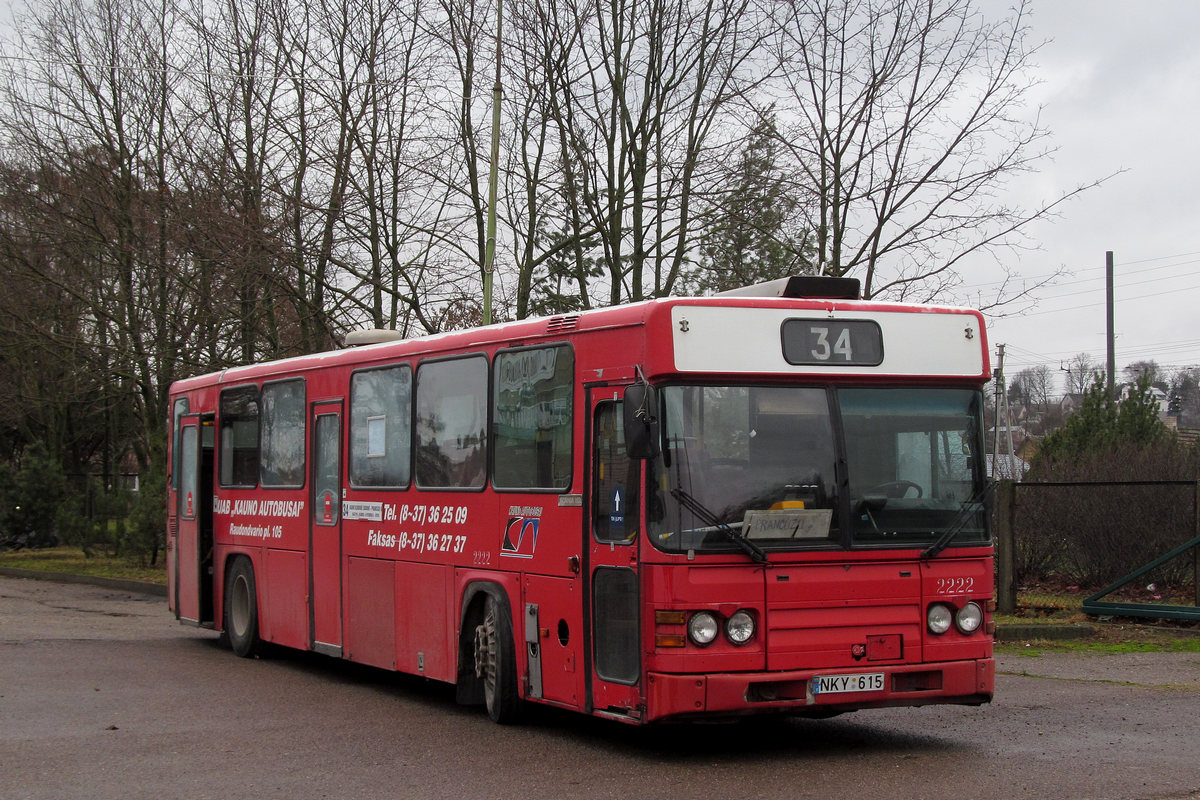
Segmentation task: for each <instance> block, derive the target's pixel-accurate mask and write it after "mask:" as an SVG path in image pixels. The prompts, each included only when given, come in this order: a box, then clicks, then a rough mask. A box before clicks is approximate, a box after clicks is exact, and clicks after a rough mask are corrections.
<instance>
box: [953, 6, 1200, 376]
mask: <svg viewBox="0 0 1200 800" xmlns="http://www.w3.org/2000/svg"><path fill="white" fill-rule="evenodd" d="M993 2H994V4H1001V3H1002V2H1003V0H991V2H989V0H984V4H985V8H986V7H987V6H988V5H993ZM993 7H995V5H993ZM1032 27H1033V30H1034V33H1035V38H1036V39H1038V40H1041V39H1049V40H1051V41H1049V42H1047V43H1046V44H1045V46H1044V47H1043V49H1042V50H1041V51H1040V53H1039V54H1038V55H1037V57H1036V61H1037V63H1038V65H1039V76H1040V78H1041V79H1042V81H1043V83H1042V85H1041V86H1040V87H1039V89H1038V96H1037V101H1038V102H1040V103H1041V104H1042V105H1043V106H1044V109H1043V116H1042V118H1043V121H1044V123H1045V125H1046V126H1047V127H1048V128H1049V129H1050V130H1051V132H1052V133H1053V137H1054V143H1055V145H1056V146H1057V147H1058V152H1057V154H1056V155H1055V157H1054V160H1053V162H1051V163H1047V164H1045V165H1044V166H1043V168H1042V169H1041V170H1040V171H1039V173H1038V174H1037V175H1036V176H1032V177H1031V179H1030V180H1028V181H1023V182H1022V183H1021V185H1020V187H1019V189H1018V191H1020V192H1021V193H1023V194H1024V199H1025V201H1026V202H1030V201H1031V200H1033V199H1040V198H1039V196H1038V194H1039V193H1042V192H1044V196H1045V198H1047V199H1048V198H1049V197H1050V196H1051V195H1053V193H1054V192H1057V191H1062V190H1065V189H1069V188H1071V187H1073V186H1076V185H1078V184H1081V183H1085V182H1088V181H1089V180H1092V179H1095V178H1099V177H1103V176H1104V175H1108V174H1110V173H1113V172H1117V171H1118V170H1124V171H1123V172H1121V174H1119V175H1117V176H1115V177H1113V178H1111V179H1109V180H1108V181H1106V182H1105V183H1104V184H1103V185H1102V186H1100V187H1099V188H1096V189H1092V190H1090V191H1088V192H1086V193H1085V194H1084V195H1082V196H1080V197H1078V198H1076V199H1074V200H1072V201H1071V202H1070V203H1069V204H1068V205H1067V206H1066V207H1065V208H1064V209H1063V211H1062V213H1061V214H1060V216H1059V217H1058V218H1057V219H1056V220H1053V221H1050V222H1047V223H1042V224H1040V225H1039V226H1038V227H1037V228H1035V229H1034V230H1033V235H1034V237H1035V238H1036V239H1037V240H1038V241H1039V242H1040V245H1041V249H1040V250H1038V251H1035V252H1029V253H1021V254H1016V255H1013V256H1007V257H1006V258H1007V259H1008V260H1009V261H1010V262H1015V267H1016V269H1017V270H1018V271H1019V272H1020V273H1021V274H1022V275H1025V276H1028V277H1034V278H1036V277H1038V276H1042V275H1046V274H1049V273H1052V272H1053V271H1054V270H1055V269H1056V268H1058V267H1065V268H1067V269H1068V270H1070V272H1071V273H1072V275H1071V276H1069V277H1065V278H1063V279H1061V280H1060V281H1059V282H1057V284H1056V285H1055V286H1053V287H1051V288H1048V289H1046V290H1044V291H1042V292H1041V293H1040V294H1039V301H1038V303H1037V305H1036V307H1033V308H1030V309H1028V310H1027V311H1025V312H1024V313H1021V314H1019V315H1014V316H1011V317H1009V318H1003V319H989V322H990V323H991V324H990V338H991V342H992V344H993V348H992V354H993V359H994V358H995V352H996V350H995V345H996V344H1001V343H1003V344H1006V345H1007V348H1006V358H1005V372H1006V373H1007V374H1008V375H1012V374H1013V373H1015V372H1016V371H1017V370H1019V369H1022V368H1025V367H1030V366H1034V365H1036V364H1046V365H1048V366H1050V367H1052V368H1053V369H1054V370H1058V369H1059V365H1060V363H1063V364H1065V362H1066V361H1067V360H1068V359H1069V358H1070V357H1071V356H1073V355H1075V354H1076V353H1079V352H1089V353H1091V354H1092V355H1093V357H1094V359H1095V361H1096V363H1097V364H1099V365H1101V366H1103V365H1104V364H1105V361H1106V358H1107V356H1106V351H1105V347H1106V345H1105V291H1104V273H1105V270H1104V263H1105V251H1108V250H1111V251H1113V255H1114V261H1115V264H1116V268H1115V274H1116V281H1115V285H1116V312H1115V317H1116V320H1115V329H1116V334H1117V338H1116V363H1117V370H1118V376H1119V375H1120V370H1121V369H1122V368H1123V367H1124V366H1125V365H1126V364H1128V363H1130V362H1132V361H1139V360H1150V359H1153V360H1155V361H1157V362H1158V363H1159V364H1160V365H1162V366H1164V367H1168V368H1176V367H1182V366H1194V365H1200V313H1198V311H1200V309H1198V308H1197V307H1198V306H1200V152H1198V151H1200V130H1198V129H1197V125H1196V121H1197V119H1200V46H1198V45H1200V2H1195V0H1158V1H1157V2H1146V3H1139V4H1130V3H1128V2H1115V1H1113V0H1099V1H1098V0H1086V1H1085V0H1034V2H1033V17H1032ZM979 277H980V278H981V279H982V278H983V277H984V276H982V275H981V276H979ZM971 282H973V281H971ZM993 366H994V364H993ZM1061 385H1062V383H1061V381H1060V382H1059V386H1060V387H1061Z"/></svg>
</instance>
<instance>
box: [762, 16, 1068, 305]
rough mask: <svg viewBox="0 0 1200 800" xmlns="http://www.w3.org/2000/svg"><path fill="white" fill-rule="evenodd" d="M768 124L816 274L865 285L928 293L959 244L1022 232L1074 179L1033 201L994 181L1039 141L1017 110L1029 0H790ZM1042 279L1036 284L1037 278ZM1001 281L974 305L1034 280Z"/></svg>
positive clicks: (947, 274) (980, 243) (1035, 126)
mask: <svg viewBox="0 0 1200 800" xmlns="http://www.w3.org/2000/svg"><path fill="white" fill-rule="evenodd" d="M788 9H789V12H788V15H787V17H786V20H785V24H784V26H783V28H782V34H781V36H780V39H779V43H778V56H779V58H780V61H781V64H782V66H781V69H780V75H781V78H780V79H779V81H778V86H779V89H780V91H781V92H782V94H783V96H784V97H785V98H786V99H787V100H788V101H789V104H790V106H791V107H792V108H793V109H794V111H795V119H794V120H793V121H792V122H791V124H781V126H780V127H781V131H782V135H781V141H782V142H783V143H784V144H785V145H786V147H788V148H789V149H790V151H791V154H792V157H793V164H794V168H795V170H796V174H797V175H798V176H799V180H800V181H801V188H802V189H804V190H805V191H806V192H808V196H809V199H808V202H807V207H808V209H809V215H810V216H809V220H810V227H811V228H812V230H813V231H814V233H815V236H816V246H817V261H818V267H819V271H820V272H821V273H822V274H826V275H848V274H849V275H854V276H856V277H859V278H860V279H861V280H862V285H863V293H864V295H865V296H866V297H874V296H891V297H897V298H913V299H926V298H933V297H936V296H944V295H945V293H946V292H948V291H950V290H952V289H953V288H954V287H955V286H956V285H957V284H959V283H960V281H961V278H960V276H959V273H958V265H959V264H960V263H961V262H962V260H963V259H964V258H966V257H967V256H968V255H971V254H975V253H980V252H987V251H991V250H994V249H996V248H1000V247H1005V246H1017V245H1020V244H1022V243H1023V238H1022V235H1023V231H1024V229H1025V228H1026V227H1027V226H1028V225H1029V223H1031V222H1033V221H1034V220H1037V219H1041V218H1043V217H1045V216H1047V215H1049V214H1051V213H1052V212H1053V211H1054V209H1055V208H1056V207H1058V206H1059V205H1060V204H1061V203H1062V202H1063V201H1064V200H1066V199H1067V198H1070V197H1072V196H1074V195H1075V194H1077V193H1078V192H1080V191H1082V190H1083V188H1085V187H1079V188H1076V189H1073V190H1069V191H1066V192H1064V193H1063V194H1061V195H1060V196H1058V197H1057V198H1055V199H1052V200H1051V201H1049V202H1046V203H1044V204H1042V205H1039V206H1036V207H1032V208H1019V207H1014V206H1009V205H1006V204H1004V203H1003V202H1001V201H1000V199H999V198H998V195H999V190H1000V189H1001V187H1002V186H1003V184H1004V183H1005V182H1006V181H1008V180H1010V179H1011V178H1012V177H1014V176H1015V175H1018V174H1020V173H1023V172H1026V171H1028V170H1030V169H1032V168H1034V167H1035V166H1036V165H1037V164H1038V163H1039V161H1041V160H1042V159H1043V158H1045V157H1046V156H1047V155H1048V154H1049V152H1050V147H1049V145H1048V144H1047V131H1046V130H1045V129H1044V128H1043V127H1042V126H1041V124H1040V122H1039V121H1038V119H1037V118H1036V117H1034V118H1033V119H1032V120H1028V121H1026V120H1027V119H1028V115H1027V113H1026V111H1025V109H1024V107H1023V105H1024V102H1025V99H1026V95H1027V92H1028V90H1029V89H1030V88H1031V86H1032V85H1033V84H1034V78H1033V77H1032V76H1031V72H1030V58H1031V56H1032V55H1033V54H1034V53H1035V52H1036V47H1034V46H1031V45H1030V44H1029V42H1028V41H1027V39H1028V35H1029V32H1028V24H1027V13H1028V9H1027V3H1026V2H1025V1H1024V0H1021V2H1018V4H1017V5H1016V7H1015V8H1014V9H1012V10H1011V11H1010V12H1009V15H1008V16H1006V17H1003V18H1001V19H999V20H996V21H993V20H990V19H988V18H986V17H985V16H984V15H983V13H982V12H981V11H980V9H979V8H978V7H977V5H976V3H975V2H974V0H885V2H875V0H790V2H789V4H788ZM1039 285H1040V284H1039ZM1015 286H1016V283H1009V282H1006V283H1005V284H1004V287H1003V288H1002V289H1001V290H1000V291H999V292H998V293H997V296H996V297H994V298H992V299H991V301H990V302H988V301H987V300H985V301H983V303H982V304H983V305H984V306H987V305H990V304H994V303H1001V302H1004V301H1006V300H1011V299H1013V296H1014V291H1015V293H1017V294H1019V293H1022V292H1028V291H1031V290H1032V289H1033V288H1035V287H1031V286H1021V287H1020V288H1019V289H1014V287H1015Z"/></svg>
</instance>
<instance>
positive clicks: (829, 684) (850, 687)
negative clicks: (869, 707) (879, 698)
mask: <svg viewBox="0 0 1200 800" xmlns="http://www.w3.org/2000/svg"><path fill="white" fill-rule="evenodd" d="M809 685H810V686H811V687H812V693H813V695H814V696H815V695H819V694H846V693H848V692H881V691H883V673H882V672H864V673H861V674H859V675H819V676H817V677H815V678H813V679H812V680H811V681H810V682H809Z"/></svg>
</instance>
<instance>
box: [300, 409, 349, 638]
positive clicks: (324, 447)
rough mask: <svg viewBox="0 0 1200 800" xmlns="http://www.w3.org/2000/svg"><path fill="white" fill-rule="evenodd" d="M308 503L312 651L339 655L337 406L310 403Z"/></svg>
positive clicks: (339, 412)
mask: <svg viewBox="0 0 1200 800" xmlns="http://www.w3.org/2000/svg"><path fill="white" fill-rule="evenodd" d="M311 429H312V494H311V495H310V496H309V503H310V505H311V506H312V510H311V512H310V513H309V520H310V524H309V561H308V563H309V580H310V582H311V583H310V586H309V590H310V591H309V598H310V600H309V615H310V619H309V625H310V633H311V637H310V638H311V644H312V648H313V650H315V651H317V652H319V653H325V654H326V655H332V656H340V655H341V654H342V513H341V512H342V450H341V442H342V435H341V430H342V405H341V403H340V402H335V403H314V404H313V409H312V428H311Z"/></svg>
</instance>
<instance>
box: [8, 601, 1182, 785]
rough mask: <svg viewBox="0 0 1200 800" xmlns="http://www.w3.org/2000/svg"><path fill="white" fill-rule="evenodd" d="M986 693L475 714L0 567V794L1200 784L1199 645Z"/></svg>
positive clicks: (408, 683) (1011, 662) (1021, 675)
mask: <svg viewBox="0 0 1200 800" xmlns="http://www.w3.org/2000/svg"><path fill="white" fill-rule="evenodd" d="M996 684H997V685H996V700H995V702H994V703H992V704H991V705H989V706H984V707H981V708H957V707H941V708H920V709H886V710H874V711H861V712H858V713H855V714H849V715H845V716H842V717H838V718H836V719H833V720H826V721H806V720H776V721H770V720H758V721H752V722H742V723H729V724H704V725H687V726H671V727H656V728H647V729H634V728H630V727H627V726H623V725H619V724H617V723H611V722H606V721H601V720H593V719H588V718H584V717H580V716H578V715H572V714H566V713H561V712H557V711H539V712H538V713H535V714H534V715H533V716H532V719H531V720H530V721H529V722H527V723H526V724H524V725H522V726H519V727H500V726H496V725H493V724H491V723H490V722H489V721H488V720H487V717H486V715H485V714H484V713H483V712H482V711H481V710H479V709H474V708H463V707H460V706H458V705H456V704H455V703H454V698H453V692H452V690H451V689H450V688H449V687H447V686H444V685H442V684H437V683H430V682H427V681H424V680H421V679H417V678H408V677H403V676H397V675H392V674H389V673H385V672H381V671H378V670H373V669H369V668H363V667H356V666H354V665H349V664H344V663H341V662H338V661H336V660H333V659H328V658H325V657H320V656H315V655H310V654H303V653H296V652H284V653H282V654H279V655H276V656H274V657H272V658H268V659H262V660H245V659H239V658H235V657H234V656H233V655H232V654H231V653H230V652H229V651H228V650H225V649H224V648H222V647H221V646H220V645H219V643H218V642H217V637H216V635H215V634H213V633H211V632H209V631H202V630H197V629H195V628H187V627H182V626H180V625H178V624H177V623H176V622H175V620H174V619H173V618H172V617H171V616H170V614H169V613H168V611H167V608H166V603H165V601H164V600H163V599H162V598H157V597H154V598H151V597H143V596H141V595H137V594H129V593H127V592H118V591H113V590H108V589H101V588H96V587H91V586H78V585H75V586H72V585H62V584H55V583H46V582H40V581H31V580H21V579H14V578H0V798H3V799H4V800H7V799H8V798H87V799H88V800H102V799H103V798H114V799H116V798H120V800H130V799H131V798H155V799H156V800H162V799H163V798H188V800H201V799H202V798H229V797H233V798H240V797H246V798H288V799H289V800H291V799H293V798H297V799H299V798H366V797H387V798H431V799H432V798H436V800H457V799H458V798H488V799H489V800H491V799H493V798H495V799H497V800H503V799H504V798H537V799H540V798H547V799H549V798H553V799H554V800H562V798H575V797H579V798H584V797H586V798H596V800H603V799H604V798H614V799H617V800H630V798H636V799H637V800H654V799H655V798H662V799H663V800H684V799H686V798H713V799H714V800H724V799H725V798H740V797H746V798H751V797H753V798H788V799H789V800H792V799H794V798H820V799H821V800H829V799H830V798H842V797H844V798H877V797H887V798H889V800H908V799H909V798H936V799H937V800H942V799H943V798H944V799H946V800H951V799H952V800H971V798H984V799H990V798H1006V799H1007V798H1012V799H1013V800H1019V799H1020V798H1037V800H1044V799H1045V798H1055V800H1069V799H1070V798H1096V799H1097V800H1104V799H1105V798H1121V799H1122V800H1128V799H1132V798H1139V799H1150V798H1200V654H1195V653H1189V654H1162V653H1159V654H1134V655H1121V656H1080V655H1073V654H1072V655H1042V656H1039V657H1036V658H1033V657H1026V656H1022V655H1005V656H1001V657H1000V660H999V675H998V677H997V681H996Z"/></svg>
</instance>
